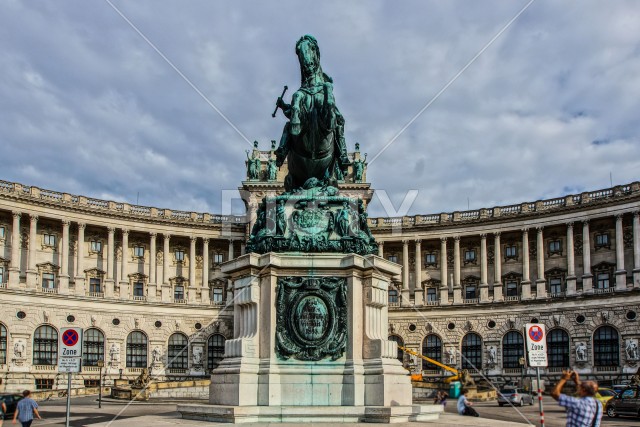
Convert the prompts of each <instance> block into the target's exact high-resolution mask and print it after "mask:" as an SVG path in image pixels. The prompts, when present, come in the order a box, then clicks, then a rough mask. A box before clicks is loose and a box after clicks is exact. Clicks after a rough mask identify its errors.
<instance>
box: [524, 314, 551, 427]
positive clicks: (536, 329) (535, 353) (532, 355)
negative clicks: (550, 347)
mask: <svg viewBox="0 0 640 427" xmlns="http://www.w3.org/2000/svg"><path fill="white" fill-rule="evenodd" d="M524 331H525V334H524V335H525V337H526V343H527V356H528V358H529V366H531V367H533V368H536V379H537V381H538V406H539V407H540V427H544V409H543V408H542V389H541V387H540V368H546V367H547V365H548V363H547V332H546V330H545V327H544V324H542V323H527V324H526V325H525V326H524Z"/></svg>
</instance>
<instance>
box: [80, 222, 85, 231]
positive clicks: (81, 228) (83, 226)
mask: <svg viewBox="0 0 640 427" xmlns="http://www.w3.org/2000/svg"><path fill="white" fill-rule="evenodd" d="M85 228H87V224H85V223H84V222H79V223H78V230H84V229H85Z"/></svg>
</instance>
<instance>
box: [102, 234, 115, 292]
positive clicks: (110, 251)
mask: <svg viewBox="0 0 640 427" xmlns="http://www.w3.org/2000/svg"><path fill="white" fill-rule="evenodd" d="M108 231H109V234H108V236H109V237H108V238H107V278H106V280H105V284H104V296H105V297H107V298H113V295H114V289H113V288H114V280H113V270H114V259H115V252H116V251H115V249H116V239H115V234H116V229H115V228H113V227H109V228H108Z"/></svg>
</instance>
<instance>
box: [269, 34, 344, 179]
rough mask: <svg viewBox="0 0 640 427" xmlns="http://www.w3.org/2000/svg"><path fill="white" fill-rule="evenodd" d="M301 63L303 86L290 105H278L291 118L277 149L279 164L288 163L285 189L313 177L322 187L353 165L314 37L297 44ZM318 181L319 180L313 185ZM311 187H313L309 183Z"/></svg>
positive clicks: (294, 95) (330, 80)
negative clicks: (350, 161)
mask: <svg viewBox="0 0 640 427" xmlns="http://www.w3.org/2000/svg"><path fill="white" fill-rule="evenodd" d="M296 54H297V55H298V61H299V62H300V72H301V76H302V78H301V80H302V82H301V85H300V89H298V90H297V91H296V92H295V93H294V94H293V96H292V98H291V104H286V103H285V102H284V101H283V100H282V97H280V98H278V101H277V103H276V105H277V106H278V107H279V108H281V109H282V112H283V113H284V115H285V116H286V117H287V118H288V119H289V122H288V123H287V124H285V126H284V130H283V132H282V138H281V139H280V146H279V147H278V149H277V150H276V164H277V166H278V167H280V166H282V164H283V163H284V160H285V158H286V159H287V161H288V167H289V174H288V175H287V176H286V178H285V182H284V185H285V190H286V191H293V190H295V189H298V188H301V187H303V186H304V185H305V183H307V181H308V180H309V179H310V178H316V179H317V180H318V181H319V182H320V183H321V184H322V185H328V184H333V185H335V184H334V183H335V181H336V180H337V179H340V178H341V176H342V174H343V171H344V169H345V168H346V167H347V166H348V165H349V164H350V163H349V158H348V157H347V149H346V144H345V140H344V118H343V117H342V114H340V111H339V110H338V107H336V103H335V98H334V96H333V80H332V79H331V77H329V76H328V75H326V74H325V73H324V72H323V71H322V67H321V66H320V49H319V48H318V42H317V41H316V39H315V38H314V37H313V36H309V35H306V36H304V37H302V38H300V40H298V42H297V43H296ZM313 182H316V181H315V180H312V181H309V183H313ZM308 185H309V184H308Z"/></svg>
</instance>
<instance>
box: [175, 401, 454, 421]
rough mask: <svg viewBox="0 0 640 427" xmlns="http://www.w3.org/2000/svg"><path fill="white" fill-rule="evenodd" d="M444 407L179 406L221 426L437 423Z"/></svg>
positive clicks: (190, 416) (194, 417)
mask: <svg viewBox="0 0 640 427" xmlns="http://www.w3.org/2000/svg"><path fill="white" fill-rule="evenodd" d="M443 410H444V407H443V406H442V405H411V406H219V405H206V404H182V405H178V412H180V414H181V415H182V418H184V419H189V420H199V421H212V422H218V423H235V424H240V423H258V422H259V423H301V422H315V423H362V422H365V423H382V424H389V423H404V422H413V421H421V422H423V421H434V420H437V419H438V417H439V415H440V414H441V413H442V412H443Z"/></svg>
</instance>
